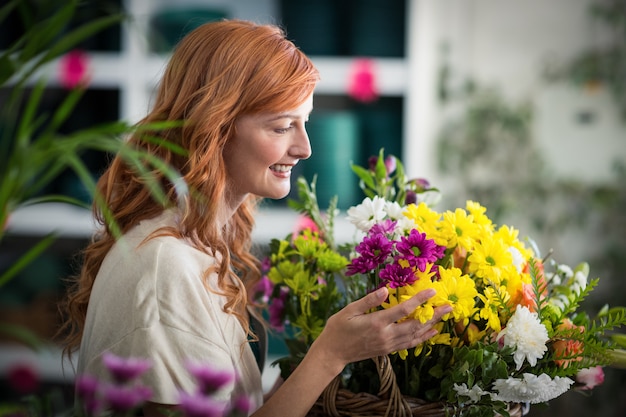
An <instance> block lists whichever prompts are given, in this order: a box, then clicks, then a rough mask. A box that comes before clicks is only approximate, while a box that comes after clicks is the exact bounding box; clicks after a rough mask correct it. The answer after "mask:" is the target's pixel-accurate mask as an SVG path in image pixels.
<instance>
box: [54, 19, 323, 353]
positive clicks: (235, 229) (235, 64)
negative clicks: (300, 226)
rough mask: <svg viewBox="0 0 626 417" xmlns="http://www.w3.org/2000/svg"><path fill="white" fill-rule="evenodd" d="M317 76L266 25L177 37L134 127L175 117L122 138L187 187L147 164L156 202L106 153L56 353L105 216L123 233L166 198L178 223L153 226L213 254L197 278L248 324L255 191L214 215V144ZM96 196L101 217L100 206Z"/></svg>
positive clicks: (79, 309) (222, 172)
mask: <svg viewBox="0 0 626 417" xmlns="http://www.w3.org/2000/svg"><path fill="white" fill-rule="evenodd" d="M318 80H319V73H318V71H317V69H316V68H315V67H314V65H313V63H312V62H311V61H310V59H309V58H307V57H306V56H305V55H304V54H303V53H302V52H301V51H300V50H299V49H298V48H297V47H296V46H295V45H294V44H293V43H292V42H291V41H289V40H288V39H287V38H286V36H285V33H284V32H283V31H282V30H281V29H280V28H279V27H277V26H274V25H260V24H255V23H252V22H247V21H241V20H224V21H219V22H212V23H207V24H204V25H202V26H200V27H199V28H197V29H195V30H193V31H192V32H190V33H189V34H188V35H187V36H186V37H185V38H183V39H182V40H181V42H180V43H179V44H178V45H177V47H176V48H175V50H174V52H173V55H172V57H171V59H170V61H169V64H168V66H167V68H166V69H165V73H164V75H163V77H162V80H161V82H160V85H159V88H158V91H157V95H156V98H155V102H154V105H153V109H152V111H151V112H150V113H149V114H148V115H147V116H146V117H145V118H144V119H143V120H141V121H140V122H139V123H138V126H139V127H141V126H147V125H150V124H152V123H155V122H164V121H165V122H181V121H182V123H179V124H178V125H173V126H169V127H166V128H164V129H162V130H155V131H152V132H151V135H155V136H157V137H158V138H159V139H160V140H162V142H159V141H154V140H147V136H146V132H145V131H142V130H138V131H136V132H135V133H134V134H133V135H131V137H130V138H129V145H130V146H135V147H137V148H139V149H141V150H142V151H147V152H149V153H150V154H151V155H154V156H156V157H158V158H159V159H160V160H162V161H164V162H165V163H167V164H169V165H170V166H171V167H173V168H174V169H175V170H177V171H178V172H179V173H180V175H181V177H182V180H184V183H185V184H186V187H187V189H188V190H189V192H188V194H186V195H185V196H182V197H184V199H183V200H184V201H182V202H181V195H180V194H179V193H177V190H179V189H180V184H175V183H173V182H170V181H169V180H168V179H167V177H166V176H165V175H164V174H163V172H159V171H158V170H154V171H153V172H152V175H153V176H155V177H156V178H157V179H158V181H159V182H160V183H161V185H162V186H163V188H164V189H165V191H166V195H167V204H162V202H158V201H156V200H155V199H154V198H153V197H152V195H151V193H150V190H149V187H147V186H146V181H145V175H141V174H139V173H138V172H137V171H136V170H134V169H132V168H131V167H130V166H129V165H128V164H127V163H125V162H124V160H123V159H122V158H121V157H120V155H117V156H116V157H115V158H114V159H113V160H112V162H111V164H110V165H109V167H108V168H107V170H106V171H105V172H104V174H103V175H102V176H101V177H100V179H99V181H98V184H97V194H96V195H97V197H98V198H101V199H102V201H101V202H100V203H94V205H93V212H94V216H95V217H96V219H97V221H98V222H99V224H100V225H101V228H100V230H101V232H100V233H99V234H97V235H95V236H94V239H93V240H92V242H91V243H90V244H89V245H88V246H87V247H86V248H85V250H84V251H83V252H82V265H81V270H80V273H79V274H78V276H76V277H74V278H73V279H72V280H71V285H70V287H69V290H68V294H67V297H66V300H65V302H64V305H63V306H62V307H63V310H64V314H65V321H64V323H63V326H62V328H61V330H60V332H59V334H62V335H63V338H64V345H65V346H64V352H65V353H66V354H68V355H70V356H71V354H72V352H73V351H75V350H76V349H78V348H79V346H80V341H81V338H82V334H83V329H84V325H85V318H86V314H87V306H88V302H89V296H90V294H91V290H92V287H93V283H94V281H95V279H96V275H97V273H98V270H99V269H100V266H101V264H102V262H103V260H104V258H105V256H106V254H107V253H108V252H109V250H110V249H111V247H112V246H113V244H114V243H115V240H116V237H115V236H116V234H115V233H114V231H115V229H113V228H112V225H113V224H115V225H116V227H118V228H119V230H120V232H121V233H125V232H127V231H128V230H130V229H131V228H132V227H133V226H135V225H136V224H138V223H139V222H140V221H141V220H144V219H149V218H152V217H155V216H157V215H159V214H160V213H162V212H163V211H164V210H165V209H166V208H167V207H168V206H178V208H179V210H180V211H181V214H182V215H181V227H180V230H173V229H171V228H168V229H166V230H161V231H159V234H160V235H171V236H176V237H184V238H186V239H188V240H189V241H190V242H192V244H193V245H194V246H195V247H196V248H197V249H199V250H201V251H204V252H205V253H207V254H209V255H212V256H216V255H218V254H219V257H220V258H221V262H220V263H219V264H218V266H217V267H216V268H215V270H207V271H204V279H205V280H206V278H207V277H208V276H209V274H211V273H216V274H217V277H218V285H219V288H220V290H221V291H222V293H223V294H224V295H225V296H226V297H227V303H226V305H225V307H224V309H225V310H226V311H227V312H229V313H232V314H235V315H236V316H237V318H238V319H239V321H240V322H241V323H242V325H243V326H244V328H245V329H247V328H248V317H247V314H245V309H246V306H247V304H248V298H247V293H248V291H249V289H250V288H251V287H252V286H254V284H256V283H257V282H258V280H259V278H260V272H259V264H258V260H257V259H256V258H255V257H254V256H253V254H252V253H251V251H250V249H251V233H252V228H253V226H254V217H253V215H254V209H255V207H256V205H257V202H258V199H259V197H256V196H253V195H250V196H249V197H248V198H247V199H246V200H245V201H244V202H243V203H242V204H241V205H240V206H239V207H238V209H237V211H236V212H235V214H234V215H233V216H232V217H231V218H230V220H229V223H228V224H226V225H220V224H219V223H218V215H219V213H220V210H222V205H223V204H225V201H226V192H227V187H226V175H227V174H226V167H225V163H224V158H223V150H224V147H225V145H226V143H227V142H228V141H229V140H230V139H231V138H232V137H233V135H234V134H235V122H236V120H237V118H238V117H240V116H243V115H249V114H256V113H261V112H281V111H286V110H290V109H293V108H296V107H298V106H300V105H301V104H302V103H303V102H304V101H305V100H306V99H307V98H308V97H309V96H310V95H311V94H312V92H313V89H314V88H315V85H316V84H317V82H318ZM163 142H165V143H168V146H164V144H163ZM172 145H175V146H176V147H178V148H182V149H183V150H184V151H185V152H184V154H183V155H181V154H180V153H177V152H176V151H175V150H174V147H173V146H172ZM96 201H98V199H96ZM102 204H105V206H104V207H106V208H107V210H108V211H109V213H110V217H108V216H104V215H103V213H102V210H100V207H103V206H102ZM107 219H109V220H110V219H112V220H113V221H114V222H110V221H108V220H107Z"/></svg>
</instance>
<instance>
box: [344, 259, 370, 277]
mask: <svg viewBox="0 0 626 417" xmlns="http://www.w3.org/2000/svg"><path fill="white" fill-rule="evenodd" d="M372 269H373V268H372V264H371V263H370V262H369V261H368V260H366V259H365V258H362V257H360V256H357V257H356V258H353V259H352V261H350V264H348V267H347V268H346V276H348V277H349V276H352V275H356V274H367V273H368V272H370V271H371V270H372Z"/></svg>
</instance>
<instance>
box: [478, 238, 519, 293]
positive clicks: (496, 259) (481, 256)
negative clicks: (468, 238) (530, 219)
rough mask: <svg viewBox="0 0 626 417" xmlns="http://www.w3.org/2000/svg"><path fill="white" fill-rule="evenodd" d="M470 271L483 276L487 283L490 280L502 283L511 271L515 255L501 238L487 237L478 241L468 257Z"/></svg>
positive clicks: (480, 276)
mask: <svg viewBox="0 0 626 417" xmlns="http://www.w3.org/2000/svg"><path fill="white" fill-rule="evenodd" d="M467 260H468V271H469V272H470V273H471V274H476V276H477V277H479V278H482V279H483V282H484V284H485V285H489V283H490V282H493V283H495V284H496V285H500V283H501V282H502V280H503V279H504V278H505V277H507V276H508V275H509V274H510V273H511V269H515V267H514V266H513V256H512V255H511V252H510V251H509V249H508V246H507V245H506V244H504V242H503V241H502V240H501V239H485V240H482V241H480V242H477V243H476V245H475V246H474V249H473V252H472V253H471V255H470V256H469V257H468V259H467Z"/></svg>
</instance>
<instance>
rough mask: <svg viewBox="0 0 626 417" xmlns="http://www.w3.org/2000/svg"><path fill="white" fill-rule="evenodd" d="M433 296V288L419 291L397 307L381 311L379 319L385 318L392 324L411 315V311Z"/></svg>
mask: <svg viewBox="0 0 626 417" xmlns="http://www.w3.org/2000/svg"><path fill="white" fill-rule="evenodd" d="M435 294H436V292H435V290H434V289H433V288H428V289H425V290H423V291H420V292H419V293H417V294H416V295H414V296H413V297H411V298H409V299H408V300H406V301H404V302H402V303H400V304H398V305H395V306H393V307H391V308H387V309H385V310H381V311H380V314H381V317H385V319H386V320H387V321H388V322H389V323H394V322H396V321H398V320H400V319H402V318H404V317H406V316H408V315H409V314H411V313H412V312H413V311H415V309H416V308H417V307H419V306H420V305H422V304H424V303H425V302H426V301H428V299H429V298H431V297H432V296H433V295H435Z"/></svg>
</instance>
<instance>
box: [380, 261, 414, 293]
mask: <svg viewBox="0 0 626 417" xmlns="http://www.w3.org/2000/svg"><path fill="white" fill-rule="evenodd" d="M380 279H382V280H383V282H384V284H386V285H389V287H390V288H398V287H404V286H406V285H411V284H413V283H414V282H415V280H416V279H417V277H416V276H415V273H414V272H413V269H412V268H404V267H402V266H400V265H398V264H395V263H394V264H388V265H386V266H385V268H383V269H382V270H381V271H380Z"/></svg>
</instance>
